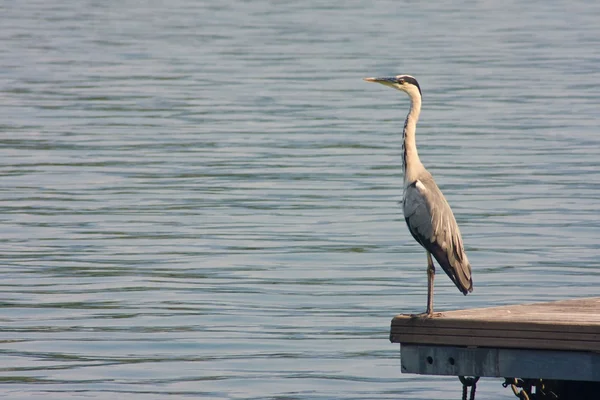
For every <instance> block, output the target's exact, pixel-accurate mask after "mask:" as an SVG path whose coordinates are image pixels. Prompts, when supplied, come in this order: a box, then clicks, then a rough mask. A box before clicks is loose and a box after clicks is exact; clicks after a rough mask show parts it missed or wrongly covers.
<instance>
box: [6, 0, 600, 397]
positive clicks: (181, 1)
mask: <svg viewBox="0 0 600 400" xmlns="http://www.w3.org/2000/svg"><path fill="white" fill-rule="evenodd" d="M599 20H600V3H597V2H593V1H579V2H570V3H565V2H555V1H541V0H538V1H532V2H522V1H511V2H497V1H481V2H467V1H463V2H460V1H459V2H455V1H453V2H450V1H445V2H405V3H399V2H396V1H375V2H370V1H364V0H357V1H351V2H330V3H323V2H318V1H306V2H291V1H281V2H270V1H262V0H258V1H204V2H203V1H200V2H197V1H192V0H176V1H171V2H157V1H141V2H138V1H127V0H126V1H114V0H108V1H103V2H92V1H72V0H71V1H68V0H65V1H58V2H56V1H55V2H48V1H42V0H37V1H33V0H31V1H22V2H17V1H9V0H6V1H2V2H0V37H1V40H0V173H1V177H0V191H1V197H0V199H1V204H0V219H1V225H0V227H1V235H0V250H1V251H0V257H1V261H0V278H1V279H0V305H1V309H0V395H2V397H7V398H11V399H34V398H44V399H75V398H98V399H115V398H127V399H158V398H160V399H165V398H173V399H175V398H185V397H191V398H206V399H440V400H446V399H456V398H460V395H461V388H460V384H459V383H458V380H457V379H456V378H452V377H448V378H446V377H438V378H434V377H427V376H417V375H406V374H401V373H400V367H399V365H400V362H399V351H398V346H397V345H393V344H390V343H389V341H388V328H389V322H390V320H391V318H392V317H393V316H394V315H395V314H397V313H400V312H420V311H422V310H423V309H424V307H425V294H426V274H425V267H426V259H425V254H424V252H423V250H422V249H421V248H420V247H419V246H418V245H417V244H416V243H415V242H414V240H413V239H412V237H411V236H410V234H409V233H408V231H407V229H406V227H405V224H404V220H403V216H402V211H401V208H400V206H399V205H398V202H399V201H401V197H402V189H401V186H402V171H401V166H400V152H401V143H400V135H401V129H402V125H403V119H404V116H405V114H406V111H407V108H408V100H407V98H406V96H405V95H404V94H403V93H400V92H396V91H393V90H391V89H389V88H385V87H383V86H380V85H373V84H368V83H366V82H363V81H362V80H361V78H362V77H365V76H372V75H387V74H398V73H407V74H412V75H415V76H416V77H417V78H418V79H419V81H420V83H421V87H422V89H423V94H424V100H423V113H422V115H421V120H420V123H419V126H418V132H417V142H418V145H419V150H420V156H421V159H422V161H423V162H424V164H425V165H426V166H427V167H428V168H429V169H430V170H431V172H432V173H433V174H434V176H435V178H436V180H437V182H438V184H439V186H440V187H441V188H442V190H443V191H444V193H445V194H446V197H447V198H448V200H449V202H450V204H451V205H452V207H453V209H454V212H455V215H456V217H457V220H458V222H459V224H460V226H461V230H462V232H463V237H464V242H465V245H466V250H467V253H468V255H469V258H470V260H471V263H472V265H473V271H474V282H475V291H474V292H473V293H472V294H471V295H469V296H467V297H463V296H462V295H461V294H460V293H459V292H458V291H457V290H456V288H455V287H454V286H453V285H452V283H451V282H450V281H449V280H448V279H447V278H446V277H445V275H444V274H443V273H440V274H438V279H437V280H436V289H437V291H436V298H435V299H436V303H435V305H436V309H437V310H440V311H441V310H450V309H458V308H464V307H483V306H494V305H498V304H509V303H520V302H530V301H546V300H554V299H564V298H576V297H585V296H595V295H598V294H599V291H598V287H599V286H600V250H599V248H598V242H599V238H600V168H599V166H600V117H599V116H600V107H599V105H600V24H599V23H598V21H599ZM500 383H501V381H500V380H499V379H484V380H482V382H481V383H480V385H479V389H478V391H479V396H481V397H482V398H512V393H510V391H509V390H507V389H503V388H502V387H501V385H500ZM479 396H478V397H479Z"/></svg>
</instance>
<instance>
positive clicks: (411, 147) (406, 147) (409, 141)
mask: <svg viewBox="0 0 600 400" xmlns="http://www.w3.org/2000/svg"><path fill="white" fill-rule="evenodd" d="M409 96H410V111H409V112H408V115H407V116H406V121H405V122H404V130H403V131H402V139H403V146H402V169H403V170H404V182H412V180H414V179H416V177H415V174H416V173H418V172H419V170H420V168H422V167H423V164H421V160H419V153H417V143H416V141H415V131H416V130H417V121H418V120H419V114H421V96H420V95H419V94H418V93H409Z"/></svg>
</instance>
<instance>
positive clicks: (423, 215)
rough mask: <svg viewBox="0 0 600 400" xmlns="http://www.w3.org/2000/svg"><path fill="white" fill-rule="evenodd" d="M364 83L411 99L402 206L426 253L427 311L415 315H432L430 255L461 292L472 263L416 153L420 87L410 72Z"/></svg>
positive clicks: (465, 288) (467, 283) (405, 135)
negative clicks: (392, 90)
mask: <svg viewBox="0 0 600 400" xmlns="http://www.w3.org/2000/svg"><path fill="white" fill-rule="evenodd" d="M365 81H367V82H376V83H381V84H382V85H385V86H389V87H391V88H394V89H398V90H400V91H402V92H404V93H406V94H408V97H409V98H410V111H409V112H408V115H407V116H406V121H405V122H404V130H403V131H402V136H403V146H402V147H403V151H402V153H403V154H402V167H403V170H404V196H403V202H402V208H403V212H404V219H405V220H406V224H407V225H408V230H409V231H410V233H411V234H412V236H413V237H414V238H415V240H416V241H417V242H419V244H420V245H421V246H423V247H424V248H425V251H426V252H427V311H426V312H425V313H423V314H418V315H417V316H423V317H432V316H433V279H434V277H435V267H434V265H433V260H432V259H431V255H432V254H433V257H435V259H436V260H437V262H438V264H439V265H440V266H441V267H442V269H443V270H444V272H446V274H447V275H448V276H449V277H450V279H451V280H452V282H454V284H455V285H456V287H457V288H458V290H460V291H461V292H462V293H463V294H464V295H466V294H467V293H469V292H472V291H473V280H472V279H471V265H470V264H469V260H468V259H467V255H466V254H465V250H464V247H463V242H462V237H461V235H460V230H459V229H458V224H457V223H456V219H455V218H454V214H453V213H452V209H450V206H449V205H448V202H447V201H446V198H445V197H444V195H443V194H442V192H441V191H440V189H439V188H438V186H437V185H436V184H435V181H434V180H433V177H432V176H431V174H430V173H429V171H427V170H426V169H425V167H424V166H423V164H422V163H421V160H420V159H419V155H418V153H417V145H416V142H415V131H416V128H417V121H418V120H419V114H420V113H421V88H420V87H419V83H418V82H417V80H416V79H415V78H413V77H412V76H410V75H398V76H394V77H386V78H365Z"/></svg>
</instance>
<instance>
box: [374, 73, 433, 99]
mask: <svg viewBox="0 0 600 400" xmlns="http://www.w3.org/2000/svg"><path fill="white" fill-rule="evenodd" d="M364 80H365V81H367V82H376V83H381V84H382V85H385V86H389V87H391V88H394V89H398V90H401V91H403V92H405V93H406V94H408V95H409V96H410V97H411V98H412V97H415V96H416V95H417V94H418V95H419V97H420V96H421V88H420V87H419V82H417V80H416V79H415V78H413V77H412V76H410V75H397V76H391V77H385V78H364Z"/></svg>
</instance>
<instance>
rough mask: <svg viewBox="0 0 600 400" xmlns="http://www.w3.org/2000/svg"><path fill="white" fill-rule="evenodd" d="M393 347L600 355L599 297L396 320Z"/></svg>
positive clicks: (392, 339) (405, 317)
mask: <svg viewBox="0 0 600 400" xmlns="http://www.w3.org/2000/svg"><path fill="white" fill-rule="evenodd" d="M390 340H391V341H392V342H394V343H406V344H409V343H410V344H426V345H443V346H468V347H493V348H513V349H519V348H521V349H544V350H568V351H594V352H600V297H594V298H585V299H576V300H563V301H555V302H549V303H534V304H519V305H509V306H501V307H492V308H476V309H470V310H457V311H448V312H443V313H441V315H440V316H435V317H433V318H412V317H411V316H410V315H398V316H396V317H395V318H394V319H393V320H392V328H391V333H390Z"/></svg>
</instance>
